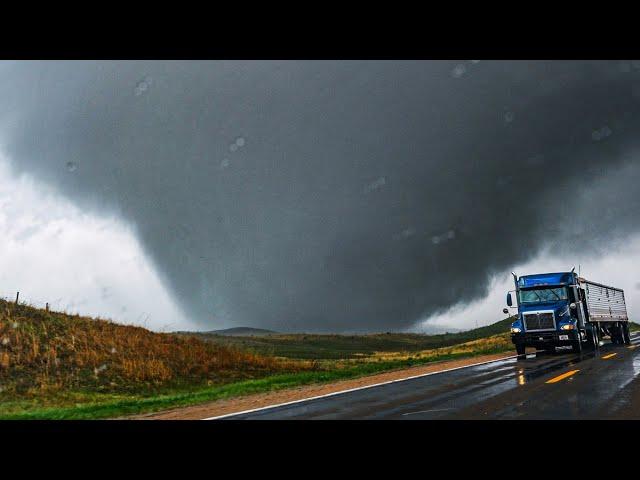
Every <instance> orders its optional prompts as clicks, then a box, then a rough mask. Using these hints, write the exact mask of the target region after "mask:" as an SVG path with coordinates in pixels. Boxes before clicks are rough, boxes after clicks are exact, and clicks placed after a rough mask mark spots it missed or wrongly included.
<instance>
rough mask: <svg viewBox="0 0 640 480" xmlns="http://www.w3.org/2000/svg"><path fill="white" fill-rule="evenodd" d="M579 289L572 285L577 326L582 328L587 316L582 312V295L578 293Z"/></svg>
mask: <svg viewBox="0 0 640 480" xmlns="http://www.w3.org/2000/svg"><path fill="white" fill-rule="evenodd" d="M580 293H581V292H580V290H579V289H578V288H576V287H573V298H574V299H575V300H574V302H575V303H576V305H577V307H578V308H577V309H576V314H577V316H578V326H579V327H580V328H584V326H585V324H586V322H587V318H586V315H585V313H584V302H583V299H582V295H580Z"/></svg>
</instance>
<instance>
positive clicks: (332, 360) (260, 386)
mask: <svg viewBox="0 0 640 480" xmlns="http://www.w3.org/2000/svg"><path fill="white" fill-rule="evenodd" d="M509 322H510V320H503V321H500V322H497V323H495V324H493V325H490V326H487V327H482V328H478V329H475V330H470V331H468V332H460V333H453V334H443V335H418V334H401V333H381V334H371V335H316V334H314V335H311V334H296V335H285V334H273V335H267V336H253V337H252V336H244V337H242V336H221V335H212V334H165V333H154V332H151V331H149V330H146V329H144V328H140V327H133V326H127V325H119V324H117V323H114V322H111V321H107V320H101V319H93V318H89V317H82V316H77V315H74V316H72V315H67V314H64V313H59V312H46V311H44V310H41V309H36V308H32V307H30V306H27V305H15V304H13V303H10V302H6V301H3V300H0V418H3V419H36V418H51V419H92V418H112V417H119V416H125V415H132V414H138V413H144V412H152V411H158V410H162V409H166V408H171V407H177V406H186V405H192V404H196V403H201V402H206V401H212V400H217V399H223V398H230V397H234V396H239V395H246V394H251V393H259V392H265V391H271V390H279V389H283V388H289V387H294V386H299V385H305V384H311V383H322V382H331V381H335V380H341V379H348V378H354V377H358V376H363V375H369V374H374V373H379V372H382V371H388V370H393V369H398V368H406V367H409V366H413V365H420V364H424V363H430V362H437V361H444V360H451V359H457V358H464V357H472V356H476V355H485V354H492V353H500V352H506V351H511V350H512V348H513V346H512V344H511V342H510V338H509V333H508V329H509ZM633 329H634V330H638V329H640V326H638V325H634V326H633Z"/></svg>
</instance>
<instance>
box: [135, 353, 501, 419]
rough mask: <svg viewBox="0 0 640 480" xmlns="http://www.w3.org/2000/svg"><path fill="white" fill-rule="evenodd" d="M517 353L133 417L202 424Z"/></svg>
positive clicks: (430, 364) (484, 356)
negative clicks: (190, 421) (236, 414)
mask: <svg viewBox="0 0 640 480" xmlns="http://www.w3.org/2000/svg"><path fill="white" fill-rule="evenodd" d="M513 355H514V352H505V353H499V354H492V355H480V356H475V357H469V358H464V359H460V360H449V361H443V362H437V363H436V362H434V363H429V364H425V365H419V366H415V367H411V368H406V369H402V370H394V371H391V372H384V373H378V374H375V375H368V376H365V377H360V378H354V379H350V380H341V381H338V382H334V383H329V384H316V385H306V386H301V387H296V388H290V389H286V390H279V391H274V392H267V393H259V394H254V395H247V396H243V397H236V398H229V399H224V400H216V401H214V402H209V403H204V404H200V405H193V406H189V407H182V408H175V409H171V410H165V411H162V412H155V413H150V414H144V415H136V416H133V417H129V418H131V419H136V420H199V419H204V418H210V417H217V416H221V415H228V414H232V413H238V412H243V411H246V410H253V409H258V408H264V407H268V406H271V405H278V404H282V403H287V402H295V401H300V400H304V399H309V398H313V397H317V396H323V395H329V394H333V393H336V392H341V391H344V390H350V389H357V388H362V387H367V386H371V385H376V384H379V383H384V382H391V381H398V380H402V379H406V378H409V377H414V376H419V375H425V374H428V373H436V372H441V371H444V370H450V369H454V368H461V367H465V366H469V365H474V364H477V363H483V362H490V361H494V360H500V359H503V358H508V357H510V356H513Z"/></svg>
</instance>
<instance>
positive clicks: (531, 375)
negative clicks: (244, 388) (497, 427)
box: [225, 334, 640, 420]
mask: <svg viewBox="0 0 640 480" xmlns="http://www.w3.org/2000/svg"><path fill="white" fill-rule="evenodd" d="M638 374H640V335H637V334H636V335H633V336H632V344H631V345H613V344H611V343H608V342H607V343H605V344H604V345H602V346H601V347H600V348H599V349H598V350H597V351H595V352H594V351H593V350H589V351H585V352H583V353H582V354H581V355H577V354H574V353H571V352H570V351H568V350H558V352H557V353H555V354H547V353H537V354H529V355H527V356H526V358H522V357H521V358H518V359H516V358H512V359H506V360H499V361H495V362H491V363H486V364H484V365H477V366H472V367H468V368H461V369H458V370H453V371H449V372H442V373H437V374H432V375H428V376H423V377H418V378H413V379H408V380H403V381H399V382H394V383H389V384H385V385H378V386H374V387H370V388H365V389H361V390H355V391H350V392H345V393H340V394H336V395H332V396H327V397H324V398H317V399H313V400H306V401H302V402H298V403H293V404H291V405H282V406H275V407H269V408H266V409H261V410H257V411H253V412H247V413H240V414H236V415H232V416H227V417H225V419H231V420H243V419H256V420H279V419H319V420H329V419H330V420H341V419H363V420H375V419H384V420H392V419H393V420H432V419H502V418H505V419H608V418H615V419H640V378H639V376H638Z"/></svg>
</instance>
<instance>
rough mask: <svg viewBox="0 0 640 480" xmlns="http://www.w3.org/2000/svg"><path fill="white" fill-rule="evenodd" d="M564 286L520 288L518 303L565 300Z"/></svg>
mask: <svg viewBox="0 0 640 480" xmlns="http://www.w3.org/2000/svg"><path fill="white" fill-rule="evenodd" d="M566 299H567V290H566V289H565V288H562V287H560V288H541V289H537V290H520V303H542V302H555V301H557V300H566Z"/></svg>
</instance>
